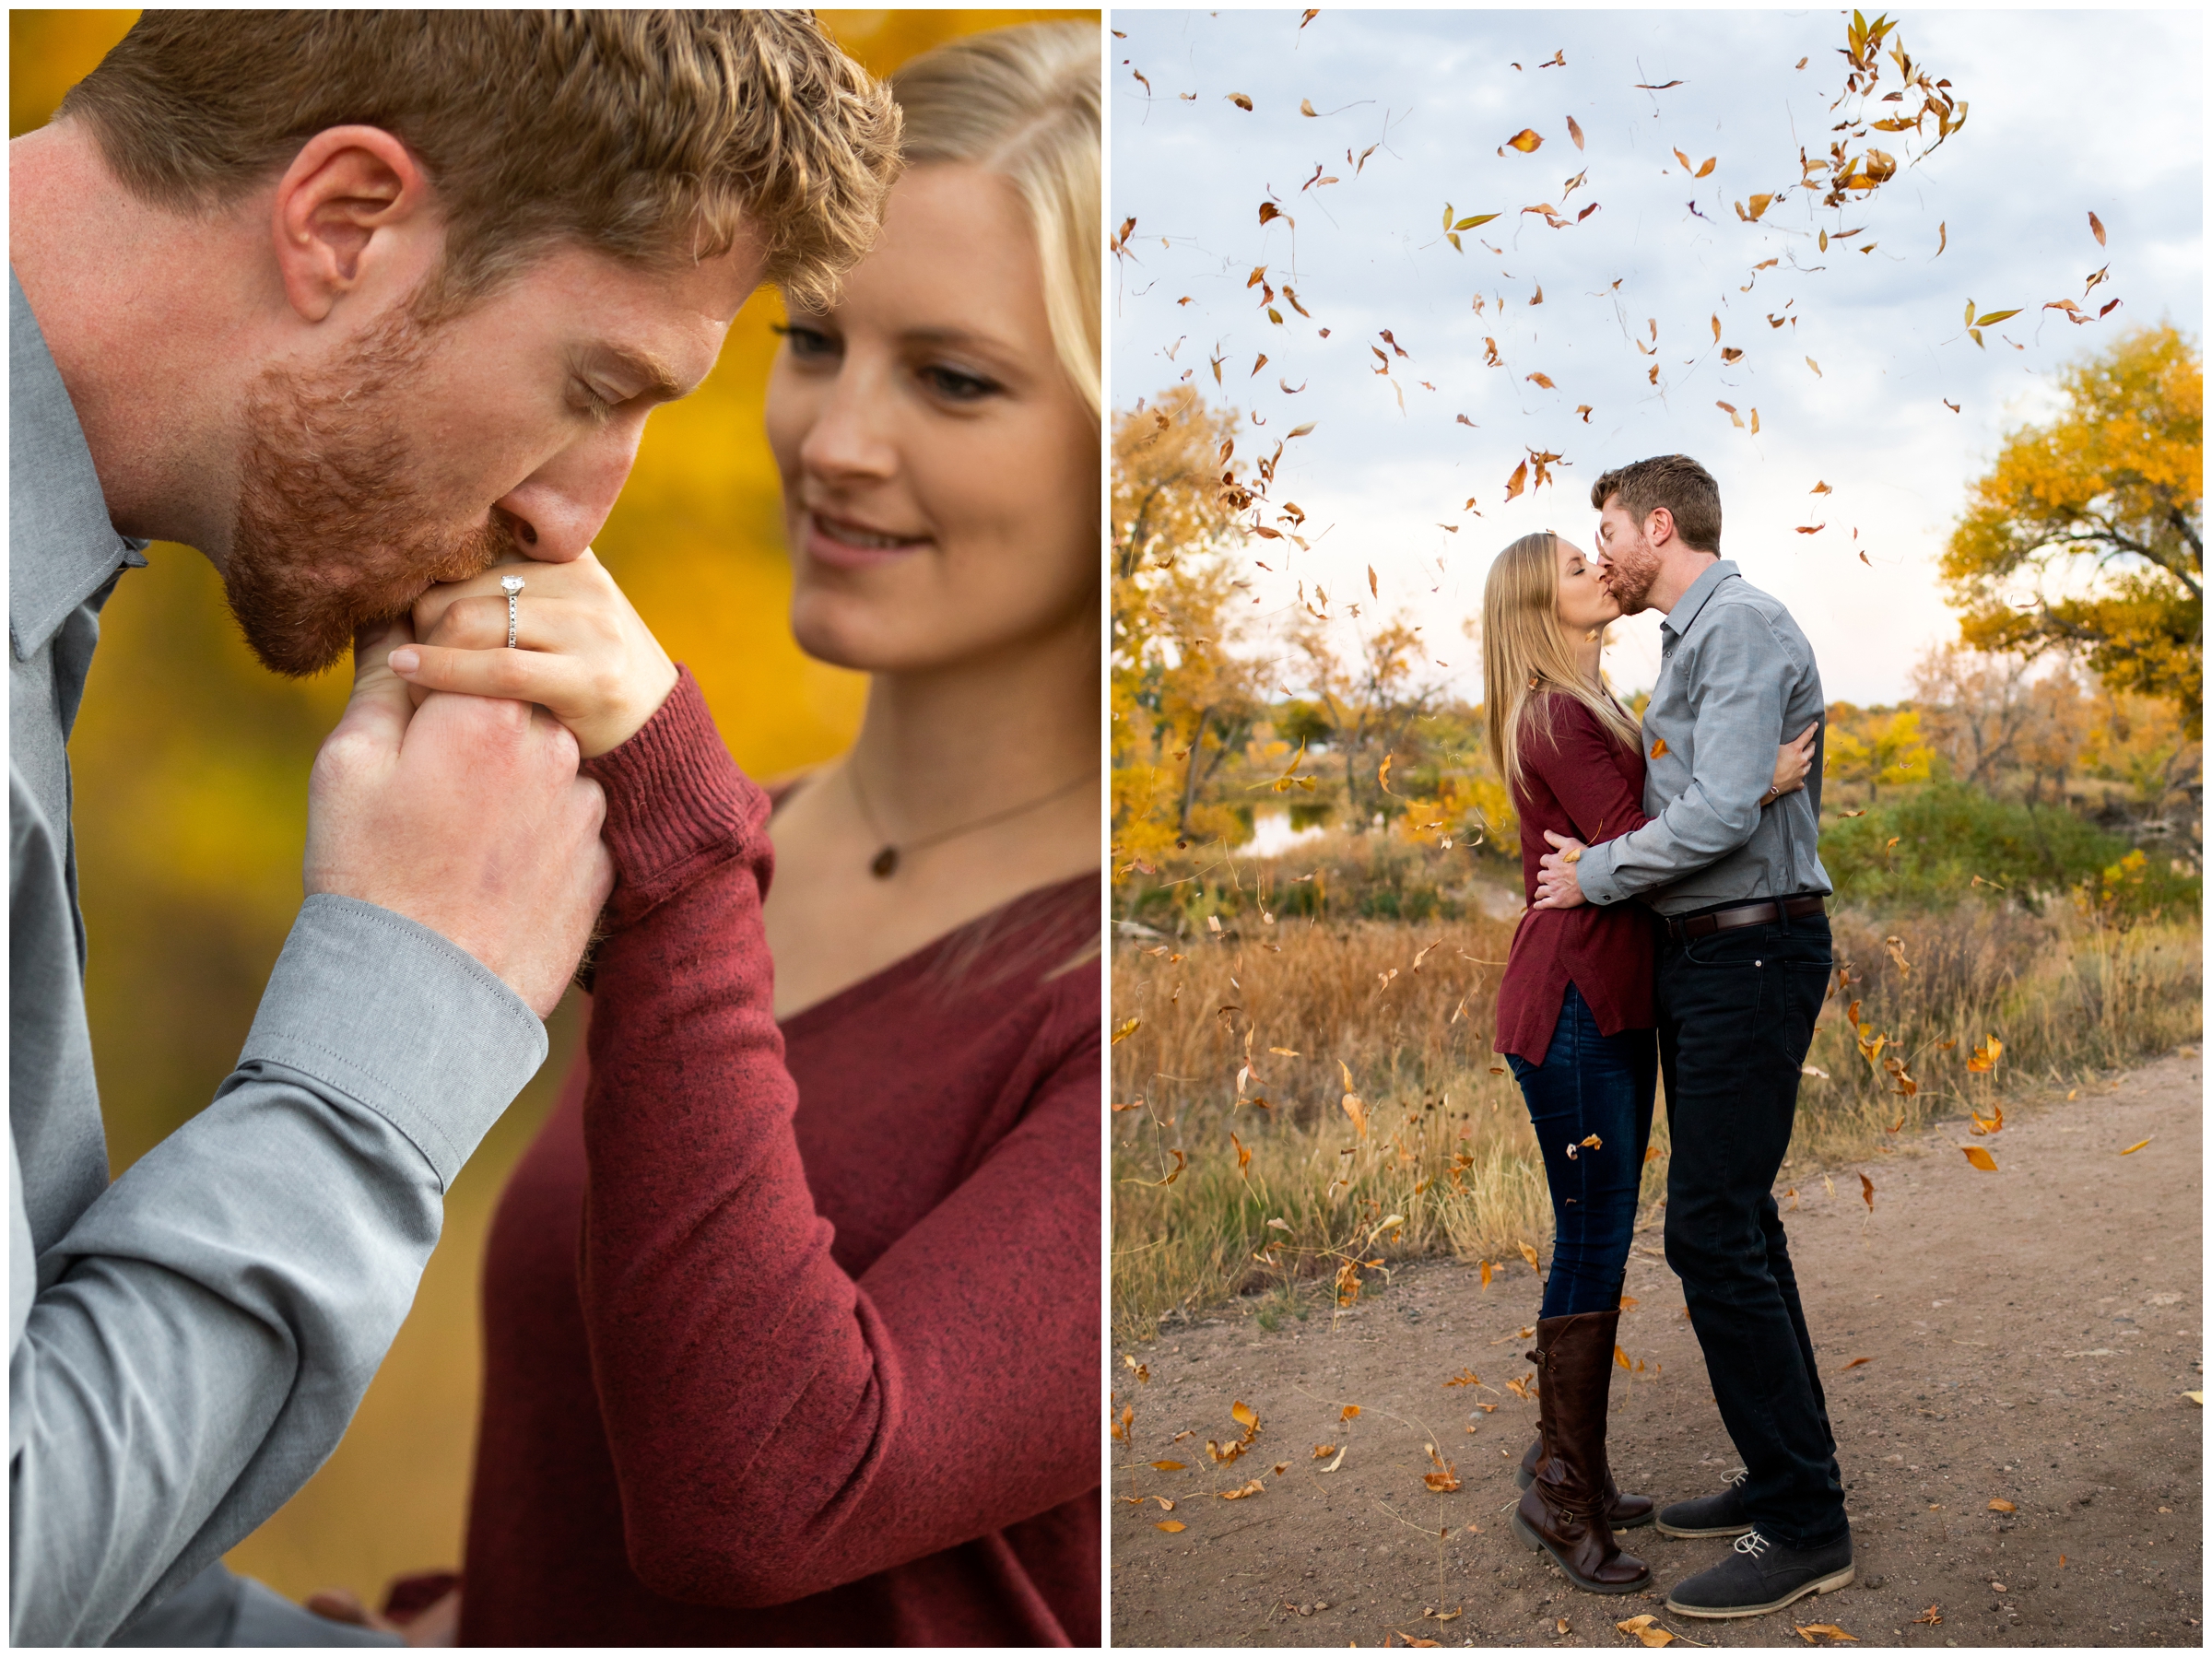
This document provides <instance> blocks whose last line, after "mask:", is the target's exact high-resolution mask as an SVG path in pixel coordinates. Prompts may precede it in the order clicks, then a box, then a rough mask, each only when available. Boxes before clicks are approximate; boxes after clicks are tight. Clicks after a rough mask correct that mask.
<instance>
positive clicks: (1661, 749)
mask: <svg viewBox="0 0 2212 1657" xmlns="http://www.w3.org/2000/svg"><path fill="white" fill-rule="evenodd" d="M1665 752H1666V738H1665V737H1664V736H1662V737H1661V738H1660V739H1659V740H1658V741H1657V742H1654V743H1653V744H1652V758H1654V759H1656V758H1660V756H1662V755H1663V754H1665Z"/></svg>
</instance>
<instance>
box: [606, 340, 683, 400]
mask: <svg viewBox="0 0 2212 1657" xmlns="http://www.w3.org/2000/svg"><path fill="white" fill-rule="evenodd" d="M591 354H592V355H593V356H594V357H595V358H598V359H599V360H600V361H601V362H603V363H605V364H606V366H607V367H609V368H611V369H613V370H615V371H616V372H617V373H618V374H621V375H623V376H624V377H625V378H627V379H629V380H631V381H633V382H636V384H637V386H638V390H637V392H636V393H635V395H637V396H641V397H651V398H652V399H653V401H654V402H656V403H674V402H675V401H677V399H678V398H679V397H686V396H688V395H689V394H691V391H692V389H693V388H692V387H690V386H688V385H686V384H685V383H684V382H682V381H681V380H679V379H677V375H676V370H674V369H671V368H670V367H669V366H668V365H667V364H666V363H665V362H663V361H662V360H661V359H660V358H657V357H655V356H653V355H652V354H651V353H650V352H645V351H632V350H629V348H627V347H622V346H598V347H594V348H593V350H592V353H591Z"/></svg>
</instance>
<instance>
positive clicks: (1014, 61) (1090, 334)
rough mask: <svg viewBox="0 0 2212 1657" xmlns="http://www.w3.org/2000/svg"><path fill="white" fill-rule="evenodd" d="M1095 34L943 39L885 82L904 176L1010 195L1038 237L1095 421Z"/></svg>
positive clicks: (997, 32)
mask: <svg viewBox="0 0 2212 1657" xmlns="http://www.w3.org/2000/svg"><path fill="white" fill-rule="evenodd" d="M1099 76H1100V64H1099V30H1098V26H1097V25H1096V24H1093V23H1024V24H1020V25H1018V26H1017V27H1015V28H1012V29H990V30H987V31H986V32H984V33H982V34H972V35H968V36H965V37H964V38H962V39H960V40H957V41H947V42H946V43H945V44H944V45H942V46H938V47H935V48H934V49H933V50H931V51H928V52H925V53H923V54H922V55H921V56H920V57H918V58H915V59H914V60H913V61H912V63H910V64H907V65H904V66H903V67H901V68H900V70H899V71H898V72H897V73H896V74H894V75H893V76H891V95H892V96H893V97H894V98H896V99H897V100H899V109H900V115H901V116H902V117H903V119H904V121H905V137H904V142H903V145H902V153H903V156H904V159H905V161H906V164H907V165H908V166H910V167H915V166H922V165H924V164H926V163H928V162H931V161H947V162H955V163H959V164H964V165H967V166H971V167H981V168H982V169H983V170H985V171H987V172H995V173H997V174H999V175H1000V176H1001V177H1002V178H1004V179H1006V182H1009V183H1010V184H1012V185H1013V186H1014V189H1015V192H1016V193H1017V194H1018V195H1019V196H1020V198H1021V204H1022V207H1023V209H1024V211H1025V212H1026V213H1027V214H1028V216H1029V220H1030V229H1032V230H1033V231H1034V233H1035V235H1036V238H1037V262H1038V265H1039V268H1040V269H1041V271H1042V273H1043V277H1044V311H1045V315H1046V317H1047V318H1048V319H1049V320H1050V322H1051V323H1052V330H1053V347H1054V349H1055V350H1056V351H1057V353H1058V355H1059V358H1060V362H1061V366H1062V367H1063V368H1064V369H1065V370H1066V371H1067V376H1068V378H1069V379H1070V380H1072V381H1073V382H1075V385H1076V389H1077V391H1078V392H1079V393H1081V394H1082V396H1083V400H1084V401H1085V402H1086V403H1087V404H1088V405H1089V407H1090V417H1091V418H1092V419H1094V420H1096V419H1098V418H1099V417H1100V370H1099V347H1100V316H1099V302H1100V272H1099V266H1100V261H1101V260H1102V258H1103V257H1104V250H1103V248H1102V247H1101V245H1100V237H1101V230H1100V221H1099V194H1100V182H1099V181H1100V164H1099V147H1100V120H1099V102H1100V99H1099Z"/></svg>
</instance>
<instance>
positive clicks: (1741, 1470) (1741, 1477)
mask: <svg viewBox="0 0 2212 1657" xmlns="http://www.w3.org/2000/svg"><path fill="white" fill-rule="evenodd" d="M1750 1476H1751V1469H1750V1468H1748V1467H1738V1468H1736V1469H1735V1470H1734V1471H1733V1472H1731V1473H1730V1474H1729V1475H1728V1482H1729V1484H1731V1485H1740V1484H1742V1483H1743V1482H1744V1481H1745V1480H1746V1479H1747V1478H1749V1477H1750Z"/></svg>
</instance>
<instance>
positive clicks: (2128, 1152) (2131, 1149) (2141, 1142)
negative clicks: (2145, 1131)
mask: <svg viewBox="0 0 2212 1657" xmlns="http://www.w3.org/2000/svg"><path fill="white" fill-rule="evenodd" d="M2151 1137H2152V1138H2156V1137H2157V1135H2156V1134H2153V1135H2152V1136H2151ZM2149 1143H2150V1140H2149V1139H2138V1140H2136V1142H2135V1144H2133V1145H2131V1146H2128V1147H2127V1149H2125V1150H2124V1151H2122V1152H2121V1153H2120V1154H2121V1155H2122V1156H2123V1157H2132V1156H2134V1155H2135V1154H2136V1152H2137V1151H2139V1150H2141V1149H2142V1148H2143V1147H2144V1146H2147V1145H2148V1144H2149Z"/></svg>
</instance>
